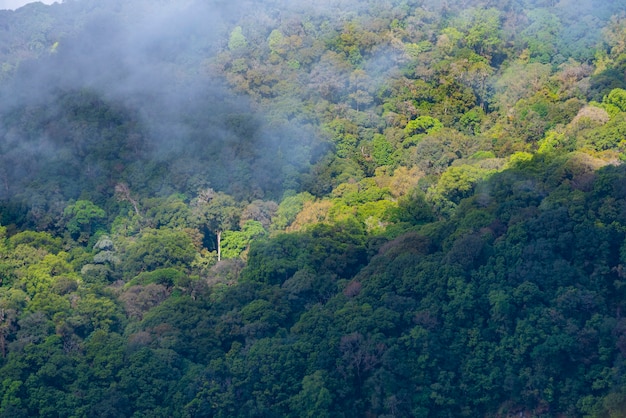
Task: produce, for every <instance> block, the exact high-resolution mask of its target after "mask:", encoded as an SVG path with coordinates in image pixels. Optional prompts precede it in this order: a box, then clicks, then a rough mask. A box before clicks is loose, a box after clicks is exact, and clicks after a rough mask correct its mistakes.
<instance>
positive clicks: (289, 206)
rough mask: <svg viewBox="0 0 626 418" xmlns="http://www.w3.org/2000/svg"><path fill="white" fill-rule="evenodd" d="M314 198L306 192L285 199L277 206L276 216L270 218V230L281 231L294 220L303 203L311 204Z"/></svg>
mask: <svg viewBox="0 0 626 418" xmlns="http://www.w3.org/2000/svg"><path fill="white" fill-rule="evenodd" d="M313 200H314V197H313V196H312V195H311V194H310V193H307V192H304V193H299V194H294V195H292V196H287V197H285V198H284V199H283V200H282V201H281V202H280V205H278V209H277V210H276V215H275V216H274V218H272V230H275V231H282V230H284V229H286V228H287V227H288V226H289V225H291V223H292V222H293V221H294V220H295V219H296V216H297V215H298V213H299V212H300V211H301V210H302V208H303V207H304V203H305V202H312V201H313Z"/></svg>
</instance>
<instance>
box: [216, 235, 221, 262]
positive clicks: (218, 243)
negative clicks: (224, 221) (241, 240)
mask: <svg viewBox="0 0 626 418" xmlns="http://www.w3.org/2000/svg"><path fill="white" fill-rule="evenodd" d="M221 260H222V231H217V261H221Z"/></svg>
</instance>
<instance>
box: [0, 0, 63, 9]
mask: <svg viewBox="0 0 626 418" xmlns="http://www.w3.org/2000/svg"><path fill="white" fill-rule="evenodd" d="M28 3H34V2H33V1H29V0H0V9H11V10H15V9H17V8H19V7H22V6H23V5H25V4H28ZM41 3H44V4H52V3H55V1H54V0H44V1H42V2H41Z"/></svg>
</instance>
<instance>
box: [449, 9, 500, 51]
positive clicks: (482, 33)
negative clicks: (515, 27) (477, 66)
mask: <svg viewBox="0 0 626 418" xmlns="http://www.w3.org/2000/svg"><path fill="white" fill-rule="evenodd" d="M500 19H501V13H500V11H499V10H497V9H494V8H490V9H469V10H467V11H466V12H465V13H463V14H462V15H461V17H460V20H459V26H460V29H461V30H462V31H463V32H464V34H465V36H464V38H463V40H464V42H465V43H466V44H467V46H468V47H470V48H472V49H474V50H475V51H476V52H477V53H478V54H479V55H483V56H485V57H489V58H490V57H491V56H492V55H493V54H494V53H495V52H497V50H498V49H499V48H500V45H501V44H502V37H501V29H500V28H501V22H500Z"/></svg>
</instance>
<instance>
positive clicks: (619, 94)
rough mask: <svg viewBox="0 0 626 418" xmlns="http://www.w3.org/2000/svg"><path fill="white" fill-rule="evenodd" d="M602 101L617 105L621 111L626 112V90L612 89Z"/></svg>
mask: <svg viewBox="0 0 626 418" xmlns="http://www.w3.org/2000/svg"><path fill="white" fill-rule="evenodd" d="M602 103H603V104H606V105H609V106H611V105H612V106H615V107H617V108H618V109H619V111H620V112H626V90H624V89H613V90H611V92H610V93H609V94H608V95H607V96H606V97H605V98H604V99H603V100H602Z"/></svg>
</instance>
